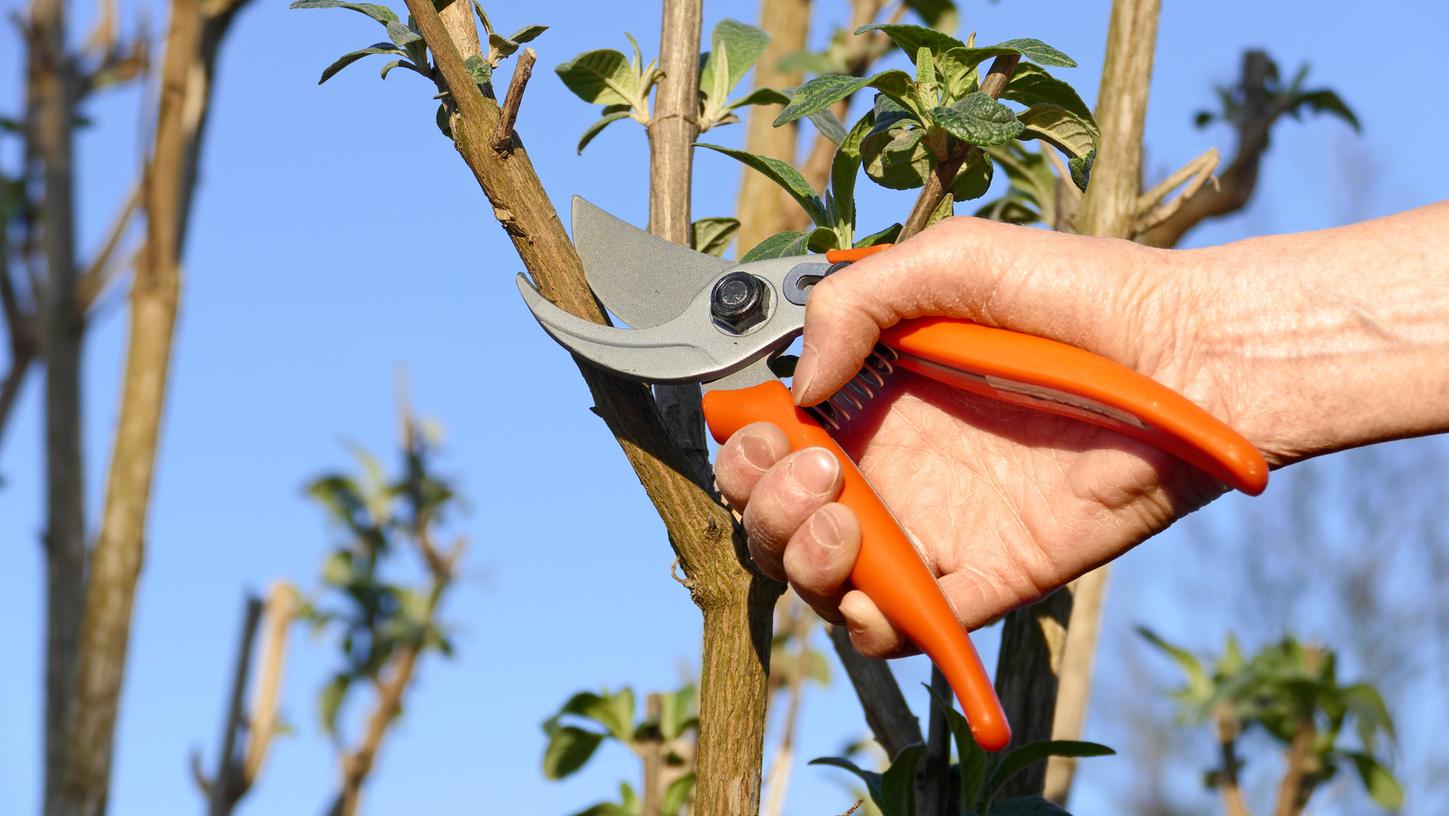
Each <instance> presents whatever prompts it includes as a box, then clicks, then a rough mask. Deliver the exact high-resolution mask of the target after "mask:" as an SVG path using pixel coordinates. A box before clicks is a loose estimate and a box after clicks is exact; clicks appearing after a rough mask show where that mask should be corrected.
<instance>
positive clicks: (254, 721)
mask: <svg viewBox="0 0 1449 816" xmlns="http://www.w3.org/2000/svg"><path fill="white" fill-rule="evenodd" d="M296 616H297V590H296V589H295V588H294V587H293V586H292V585H291V584H289V583H287V582H286V581H277V582H276V583H274V584H272V588H271V591H270V592H269V593H268V594H267V605H266V608H265V609H264V610H263V611H262V619H263V621H264V622H265V627H266V629H265V633H264V634H263V639H262V644H263V651H262V665H261V668H260V669H258V671H257V686H256V691H255V692H254V693H253V696H252V705H251V712H250V715H249V718H248V720H247V735H248V736H247V750H246V753H245V755H244V757H243V758H242V771H241V779H242V783H243V784H244V785H245V786H246V787H247V788H250V787H251V786H252V785H255V784H256V781H257V777H258V776H260V775H261V772H262V764H263V763H264V762H266V758H267V749H268V748H270V747H271V743H272V738H273V737H275V736H276V735H277V699H278V697H279V696H280V695H281V689H282V668H283V666H284V665H285V664H286V658H287V633H288V632H289V631H291V628H292V621H293V620H295V619H296Z"/></svg>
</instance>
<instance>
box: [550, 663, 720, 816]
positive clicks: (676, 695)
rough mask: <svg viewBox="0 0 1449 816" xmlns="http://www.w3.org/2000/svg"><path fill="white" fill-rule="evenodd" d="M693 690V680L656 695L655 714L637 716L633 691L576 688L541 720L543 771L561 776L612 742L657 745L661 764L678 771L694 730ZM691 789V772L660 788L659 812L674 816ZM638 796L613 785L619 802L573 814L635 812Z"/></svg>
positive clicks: (639, 748)
mask: <svg viewBox="0 0 1449 816" xmlns="http://www.w3.org/2000/svg"><path fill="white" fill-rule="evenodd" d="M697 700H698V694H697V693H696V692H695V688H694V685H693V684H686V685H684V686H682V687H680V688H679V689H676V690H675V691H673V692H671V693H669V694H665V695H661V697H660V700H659V715H658V716H657V717H640V716H638V715H637V713H636V708H635V697H634V691H633V689H630V688H628V687H627V686H626V687H624V688H622V689H619V690H618V691H614V692H611V691H608V690H607V689H605V690H604V691H603V692H601V693H597V694H595V693H594V692H588V691H581V692H578V693H577V694H574V695H573V696H572V697H570V698H569V699H568V700H566V701H564V704H563V705H562V706H560V707H559V710H558V711H557V712H556V713H555V714H554V715H553V716H551V717H549V718H548V719H547V720H544V722H543V731H544V733H545V734H546V735H547V736H548V744H547V745H546V746H545V748H544V753H543V773H544V776H545V777H547V778H549V779H555V780H557V779H564V778H566V777H568V776H570V775H571V774H573V773H575V772H576V771H578V770H579V769H580V768H582V767H583V766H584V765H585V764H587V763H588V761H589V759H591V758H592V757H593V755H594V753H595V751H597V750H598V748H599V746H601V745H603V744H604V743H606V742H610V741H613V742H616V743H618V744H620V745H623V746H624V747H626V748H628V749H630V750H631V751H633V752H635V753H640V754H642V752H643V750H645V748H646V746H661V747H662V749H663V757H664V762H665V764H666V765H668V766H671V767H675V768H680V769H682V768H683V767H684V766H685V764H686V761H687V760H686V758H685V756H684V749H685V746H686V744H687V742H688V740H689V739H691V737H692V735H693V732H695V731H697V730H698V729H699V718H698V714H697ZM693 793H694V774H693V773H686V774H681V775H680V777H679V778H678V779H676V780H674V781H673V782H672V783H670V785H669V787H668V788H667V789H666V790H665V793H664V800H663V808H664V809H663V813H664V814H665V816H676V814H678V813H679V812H680V811H681V810H682V809H683V808H684V806H685V805H686V804H687V803H688V802H689V798H690V797H691V796H692V795H693ZM638 813H639V800H638V796H637V795H636V794H635V793H634V789H633V788H632V787H631V786H630V785H629V784H628V783H621V784H620V785H619V800H618V801H616V802H599V803H598V804H595V805H592V806H590V807H588V808H586V809H584V810H582V811H580V812H579V813H578V814H577V816H586V814H592V815H593V816H637V814H638Z"/></svg>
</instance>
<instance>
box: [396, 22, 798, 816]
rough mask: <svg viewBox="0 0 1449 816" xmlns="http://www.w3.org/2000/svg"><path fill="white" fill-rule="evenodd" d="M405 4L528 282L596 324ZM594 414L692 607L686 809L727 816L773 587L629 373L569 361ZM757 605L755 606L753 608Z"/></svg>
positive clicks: (436, 25) (549, 220)
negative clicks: (694, 685)
mask: <svg viewBox="0 0 1449 816" xmlns="http://www.w3.org/2000/svg"><path fill="white" fill-rule="evenodd" d="M407 6H408V10H409V11H410V12H411V13H412V15H413V18H414V20H415V21H416V22H417V24H418V27H419V30H420V31H421V33H422V35H423V38H424V39H425V40H426V41H427V43H428V47H429V49H430V50H431V51H432V52H433V56H434V59H435V61H436V63H437V67H438V70H439V72H440V76H441V79H442V81H443V82H444V84H445V85H446V87H447V88H449V89H451V91H452V96H451V98H452V99H453V101H454V103H455V104H456V106H457V110H456V113H454V115H453V116H452V118H451V126H452V130H453V134H454V145H455V146H456V147H457V149H458V152H459V153H460V154H461V155H462V157H463V159H464V161H465V162H466V163H467V164H468V166H469V169H471V170H472V172H473V175H474V177H475V178H476V179H477V180H478V183H479V184H480V186H482V188H483V191H484V193H485V194H486V195H487V196H488V200H489V201H490V203H491V204H492V205H493V212H494V215H495V217H497V218H498V220H499V222H500V223H501V224H502V226H503V228H504V230H505V231H506V232H507V233H508V235H509V238H510V239H511V240H512V241H513V246H514V248H515V249H516V250H517V251H518V254H519V257H520V259H521V260H522V261H523V264H524V266H525V268H527V269H528V271H529V273H530V274H531V275H532V277H533V281H534V283H535V284H536V285H537V286H538V288H539V291H540V292H541V293H542V294H543V295H544V296H545V297H547V298H549V299H550V300H552V301H553V302H554V303H556V304H558V305H559V307H560V308H563V309H564V310H566V311H568V312H570V313H572V314H574V315H575V316H578V317H581V318H584V319H586V320H592V321H594V322H596V323H603V322H605V319H604V314H603V312H602V310H601V309H600V307H599V304H598V302H597V301H596V300H595V299H594V296H593V292H592V291H591V290H590V289H589V286H588V282H587V280H586V279H585V278H584V274H583V267H582V264H581V263H580V262H579V258H578V253H577V252H575V251H574V247H573V244H572V243H571V242H570V241H569V238H568V236H567V234H566V233H565V232H564V230H563V225H562V224H561V223H560V222H559V218H558V214H557V213H556V212H555V211H554V209H553V205H552V203H551V202H550V200H549V197H548V195H547V193H546V192H545V190H544V189H543V185H542V183H541V182H540V181H539V179H538V175H537V173H536V172H535V171H534V169H533V165H532V163H531V162H530V161H529V158H528V154H527V151H526V150H525V149H524V148H523V146H522V144H521V140H520V144H519V146H518V147H517V149H515V150H513V151H511V152H509V153H506V154H499V153H498V152H496V151H494V150H493V149H492V147H491V145H490V139H491V136H492V134H493V133H494V132H495V131H496V129H497V125H498V122H499V121H500V120H501V111H500V109H499V107H498V105H497V103H496V102H494V101H493V100H491V99H488V98H486V97H485V96H484V95H483V93H482V92H481V91H479V90H478V88H477V86H476V85H474V84H473V82H472V77H471V76H470V75H469V73H468V70H467V68H466V67H465V66H464V65H463V59H462V57H461V56H459V54H458V51H457V49H456V48H455V47H454V46H453V44H452V43H451V42H450V41H449V40H448V36H447V30H446V29H445V28H444V27H443V25H442V21H441V20H440V19H439V18H438V14H437V12H436V11H435V10H434V9H433V7H432V4H431V3H428V2H425V0H407ZM579 370H580V373H581V374H582V376H583V378H584V381H585V382H586V383H587V384H588V386H589V390H590V393H591V395H592V397H593V399H594V406H595V410H596V413H597V414H598V415H599V416H600V417H601V418H603V419H604V421H605V423H606V424H607V425H608V427H609V430H610V432H611V433H612V434H613V435H614V437H615V439H616V440H618V442H619V445H620V447H621V448H623V450H624V454H625V456H627V457H628V459H629V462H630V464H631V465H632V466H633V468H634V471H635V473H636V474H637V475H638V477H639V480H640V482H641V483H642V485H643V487H644V490H645V492H646V493H647V494H648V495H649V498H650V501H651V502H652V503H653V504H654V507H655V510H656V511H658V513H659V516H660V519H661V520H662V521H663V522H664V527H665V530H666V531H667V532H668V534H669V539H670V542H671V544H672V545H673V546H674V549H675V553H676V554H677V555H678V556H679V562H680V565H681V566H682V567H683V568H684V571H685V573H686V574H687V575H688V576H689V580H690V582H691V587H690V594H691V596H692V597H693V599H694V602H695V604H696V605H698V606H699V607H700V609H701V610H702V611H703V613H704V655H703V660H702V662H701V679H700V735H699V753H698V756H699V763H698V767H699V782H698V788H697V789H696V794H695V796H696V799H695V805H694V811H693V812H694V813H695V814H697V816H713V814H720V816H738V814H740V813H747V814H748V813H754V812H755V811H756V810H757V809H758V807H759V791H760V757H761V755H762V753H763V750H764V744H763V743H764V708H765V693H766V682H765V681H766V673H767V672H768V670H769V659H770V628H771V621H770V610H771V609H772V607H773V604H774V600H775V598H777V597H778V596H779V593H780V591H781V589H782V587H781V586H780V585H779V584H777V583H775V582H773V581H770V580H769V579H766V578H763V577H761V576H759V575H757V574H755V573H753V572H752V571H750V570H749V569H747V568H746V566H745V564H747V563H748V556H747V555H746V549H745V542H744V537H743V535H742V534H741V533H740V532H739V531H738V530H737V528H736V525H735V524H734V519H733V517H732V516H731V515H730V513H729V511H728V510H726V509H725V508H724V506H723V505H721V504H719V502H718V501H716V500H715V498H714V497H713V496H712V495H711V494H710V493H709V491H707V490H706V489H704V488H703V487H701V486H700V485H699V484H698V483H697V482H696V481H695V480H694V479H693V478H692V468H691V466H690V465H689V464H687V462H686V460H685V459H684V457H683V455H682V454H681V453H680V451H679V449H678V447H677V446H676V445H675V444H674V443H673V441H672V440H671V439H670V438H669V437H668V435H667V434H666V432H665V431H664V426H663V423H662V422H661V420H660V418H659V414H658V411H657V409H656V408H655V405H654V402H653V400H652V399H651V398H650V395H649V391H648V389H647V388H646V387H644V386H642V385H640V384H639V383H635V382H631V381H629V380H626V379H623V378H621V377H617V376H613V375H609V374H606V373H604V372H601V371H599V370H597V369H594V368H591V367H589V366H587V365H584V364H581V365H580V368H579ZM762 610H763V613H762Z"/></svg>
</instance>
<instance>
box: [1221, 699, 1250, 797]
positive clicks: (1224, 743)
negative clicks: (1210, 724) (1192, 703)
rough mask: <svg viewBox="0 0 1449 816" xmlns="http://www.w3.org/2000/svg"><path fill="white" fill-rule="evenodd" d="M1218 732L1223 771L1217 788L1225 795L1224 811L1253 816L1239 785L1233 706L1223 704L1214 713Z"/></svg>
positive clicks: (1236, 733)
mask: <svg viewBox="0 0 1449 816" xmlns="http://www.w3.org/2000/svg"><path fill="white" fill-rule="evenodd" d="M1213 721H1214V722H1215V724H1216V725H1217V731H1218V753H1219V755H1220V757H1221V759H1222V763H1223V769H1222V770H1221V771H1219V772H1218V778H1217V787H1218V790H1219V791H1220V792H1221V793H1222V795H1223V811H1224V812H1225V813H1226V814H1227V816H1251V814H1250V812H1249V810H1248V805H1247V803H1246V802H1244V801H1243V789H1242V788H1241V787H1239V785H1238V750H1237V744H1238V731H1239V723H1238V718H1237V717H1236V716H1234V714H1233V711H1232V708H1231V706H1229V705H1227V704H1223V705H1220V706H1218V708H1217V709H1216V710H1215V711H1214V712H1213Z"/></svg>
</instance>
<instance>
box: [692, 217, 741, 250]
mask: <svg viewBox="0 0 1449 816" xmlns="http://www.w3.org/2000/svg"><path fill="white" fill-rule="evenodd" d="M739 231H740V220H739V219H738V218H701V219H699V220H698V221H695V222H694V223H693V224H690V225H689V244H690V246H692V247H694V250H695V251H696V252H703V253H704V254H706V255H713V256H715V257H716V258H719V257H723V256H724V253H725V250H727V249H729V248H730V244H731V243H733V242H734V240H735V234H736V233H738V232H739Z"/></svg>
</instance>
